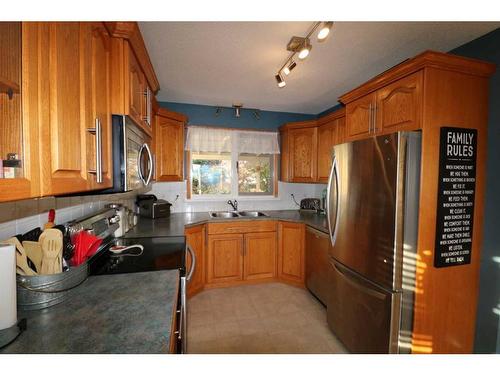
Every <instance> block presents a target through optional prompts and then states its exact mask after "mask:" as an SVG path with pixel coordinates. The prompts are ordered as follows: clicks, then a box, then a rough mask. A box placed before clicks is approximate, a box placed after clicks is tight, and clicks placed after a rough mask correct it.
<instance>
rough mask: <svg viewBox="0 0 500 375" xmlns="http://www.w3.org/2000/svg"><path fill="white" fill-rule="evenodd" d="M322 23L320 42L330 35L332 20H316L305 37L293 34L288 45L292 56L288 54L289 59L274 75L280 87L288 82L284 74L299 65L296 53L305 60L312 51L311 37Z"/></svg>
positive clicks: (287, 47) (300, 58)
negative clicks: (296, 60) (295, 58)
mask: <svg viewBox="0 0 500 375" xmlns="http://www.w3.org/2000/svg"><path fill="white" fill-rule="evenodd" d="M320 25H321V28H320V29H319V31H318V41H319V42H322V41H324V40H325V39H326V38H327V37H328V35H329V34H330V31H331V29H332V26H333V22H332V21H327V22H321V21H320V22H315V23H314V24H313V25H312V27H311V30H310V31H309V33H308V34H307V35H306V36H305V37H300V36H293V37H292V38H291V39H290V41H289V42H288V44H287V45H286V49H287V50H288V51H290V52H291V54H290V56H288V59H286V61H285V63H284V64H283V65H282V66H281V69H280V70H278V73H277V74H276V75H275V76H274V78H276V82H277V84H278V87H279V88H282V87H285V86H286V82H285V80H284V79H283V75H285V76H288V75H289V74H290V73H291V71H292V69H293V68H295V67H296V66H297V63H296V62H295V61H294V60H293V58H294V57H295V55H297V57H298V58H299V60H304V59H305V58H307V56H309V54H310V53H311V49H312V44H311V39H310V37H311V35H312V34H314V32H315V31H316V30H317V29H318V27H319V26H320Z"/></svg>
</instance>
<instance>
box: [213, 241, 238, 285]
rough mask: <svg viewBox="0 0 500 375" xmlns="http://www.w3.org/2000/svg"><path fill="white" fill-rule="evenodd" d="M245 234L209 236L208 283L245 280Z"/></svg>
mask: <svg viewBox="0 0 500 375" xmlns="http://www.w3.org/2000/svg"><path fill="white" fill-rule="evenodd" d="M243 246H244V243H243V234H216V235H209V236H208V251H207V258H206V259H207V276H206V277H207V283H212V284H213V283H224V282H231V281H241V280H243Z"/></svg>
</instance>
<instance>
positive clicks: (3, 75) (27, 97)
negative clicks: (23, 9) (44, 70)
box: [0, 22, 40, 202]
mask: <svg viewBox="0 0 500 375" xmlns="http://www.w3.org/2000/svg"><path fill="white" fill-rule="evenodd" d="M38 41H39V34H38V28H37V25H36V23H21V22H0V50H1V51H2V53H1V54H0V159H1V160H5V159H6V158H7V154H17V158H18V159H19V160H20V163H21V166H20V168H18V169H17V171H16V172H17V173H15V174H8V175H5V174H3V173H0V202H5V201H10V200H18V199H26V198H31V197H36V196H38V195H39V188H40V184H39V181H38V178H39V165H40V161H39V152H38V139H39V136H38V131H39V118H38V113H39V106H38V103H39V102H38V100H39V95H40V92H39V90H38V87H39V86H38V82H39V76H38V64H39V62H40V55H39V54H38V51H39V48H38ZM9 92H10V93H11V94H10V95H9Z"/></svg>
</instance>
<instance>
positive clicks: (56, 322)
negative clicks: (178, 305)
mask: <svg viewBox="0 0 500 375" xmlns="http://www.w3.org/2000/svg"><path fill="white" fill-rule="evenodd" d="M178 279H179V271H178V270H167V271H153V272H139V273H127V274H120V275H104V276H91V277H89V278H88V279H87V280H86V281H85V282H84V283H83V284H82V285H81V286H80V287H78V288H76V289H75V290H74V291H73V292H72V293H74V294H73V295H72V296H70V298H69V299H68V300H67V301H65V302H63V303H61V304H59V305H55V306H51V307H49V308H45V309H43V310H37V311H18V317H19V318H23V317H24V318H27V330H26V331H25V332H23V333H22V334H21V335H20V336H19V337H18V338H17V340H16V341H14V342H13V343H12V344H10V345H9V346H7V347H6V348H4V349H3V350H0V353H168V351H169V340H170V334H171V332H170V331H171V322H172V317H173V315H172V314H173V308H174V303H175V302H176V298H177V288H178Z"/></svg>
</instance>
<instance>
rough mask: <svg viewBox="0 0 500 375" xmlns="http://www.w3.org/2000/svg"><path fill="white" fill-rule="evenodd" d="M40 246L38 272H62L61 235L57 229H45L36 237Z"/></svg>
mask: <svg viewBox="0 0 500 375" xmlns="http://www.w3.org/2000/svg"><path fill="white" fill-rule="evenodd" d="M38 242H40V246H41V247H42V264H41V269H40V273H41V274H43V275H52V274H54V273H60V272H62V250H63V235H62V233H61V231H60V230H58V229H45V230H44V231H43V233H42V234H41V235H40V238H39V239H38Z"/></svg>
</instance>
